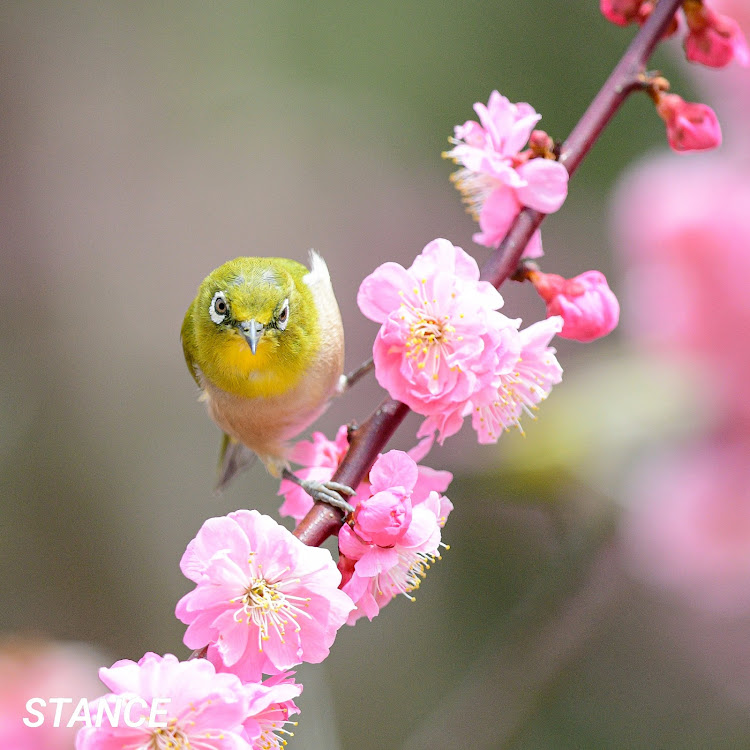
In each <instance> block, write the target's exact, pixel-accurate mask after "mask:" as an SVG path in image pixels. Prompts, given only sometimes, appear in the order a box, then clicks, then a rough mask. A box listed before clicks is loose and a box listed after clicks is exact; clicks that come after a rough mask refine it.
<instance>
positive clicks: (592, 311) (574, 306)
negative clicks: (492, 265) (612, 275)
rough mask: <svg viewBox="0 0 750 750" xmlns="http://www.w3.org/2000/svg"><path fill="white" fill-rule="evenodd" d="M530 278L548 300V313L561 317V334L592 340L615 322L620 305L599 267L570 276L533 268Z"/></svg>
mask: <svg viewBox="0 0 750 750" xmlns="http://www.w3.org/2000/svg"><path fill="white" fill-rule="evenodd" d="M529 278H530V279H531V282H532V283H533V284H534V288H535V289H536V290H537V292H538V293H539V296H540V297H541V298H542V299H543V300H544V301H545V302H546V303H547V316H548V317H549V316H550V315H559V316H560V317H561V318H562V319H563V323H564V325H563V328H562V331H560V333H559V335H560V336H561V337H562V338H564V339H574V340H575V341H583V342H588V341H593V340H594V339H597V338H600V337H601V336H606V335H607V334H608V333H610V332H611V331H613V330H614V329H615V327H616V326H617V321H618V320H619V318H620V305H619V303H618V301H617V297H615V295H614V293H613V292H612V290H611V289H610V288H609V285H608V284H607V279H606V278H605V276H604V274H603V273H602V272H601V271H586V272H585V273H582V274H579V275H578V276H575V277H574V278H572V279H566V278H563V277H562V276H558V275H557V274H553V273H541V272H538V271H533V272H531V273H530V274H529Z"/></svg>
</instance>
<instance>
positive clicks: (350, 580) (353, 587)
mask: <svg viewBox="0 0 750 750" xmlns="http://www.w3.org/2000/svg"><path fill="white" fill-rule="evenodd" d="M370 479H371V482H372V488H371V489H372V492H373V495H372V497H370V498H369V499H366V500H362V501H361V502H360V505H359V506H358V507H357V509H356V511H355V513H354V519H353V527H352V526H348V525H345V526H343V527H342V529H341V531H340V532H339V550H340V552H341V559H340V567H341V568H342V570H343V571H345V577H344V583H343V585H342V589H343V590H344V591H346V592H347V594H349V596H350V597H351V598H352V600H353V601H354V602H355V604H356V605H357V609H355V610H354V611H353V612H352V613H351V614H350V616H349V620H348V622H349V624H353V623H354V622H355V621H356V620H357V619H358V618H359V617H362V616H363V615H365V616H367V617H368V618H369V619H372V618H373V617H374V616H375V615H377V614H378V612H379V611H380V609H381V608H382V607H384V606H385V605H386V604H387V603H388V602H389V601H390V600H391V599H393V597H394V596H396V594H405V595H407V596H408V595H409V592H411V591H413V590H414V589H416V588H418V587H419V584H420V577H424V575H425V568H426V567H429V563H430V562H433V561H434V560H435V559H436V558H438V557H439V555H438V550H439V548H440V546H441V541H440V538H441V534H440V529H441V528H442V526H443V525H444V524H445V519H446V518H447V515H448V513H450V511H451V509H452V507H453V506H452V505H451V504H450V501H448V500H447V498H441V496H440V495H439V494H438V492H436V491H434V490H432V491H430V492H429V494H428V495H427V496H426V497H425V498H423V499H422V500H421V501H416V500H414V501H413V493H414V491H415V489H416V487H417V483H418V479H419V476H418V470H417V465H416V463H415V462H414V460H413V459H412V458H410V457H409V455H408V454H406V453H404V452H402V451H389V452H388V453H386V454H384V455H382V456H380V457H379V458H378V460H377V461H376V462H375V464H374V465H373V467H372V470H371V471H370ZM424 489H426V487H423V490H424Z"/></svg>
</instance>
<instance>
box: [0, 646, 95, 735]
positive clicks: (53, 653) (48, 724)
mask: <svg viewBox="0 0 750 750" xmlns="http://www.w3.org/2000/svg"><path fill="white" fill-rule="evenodd" d="M99 664H101V659H100V657H99V655H98V654H97V652H96V651H94V649H92V648H90V647H88V646H85V645H83V644H80V643H62V642H55V641H48V640H44V639H42V638H32V637H28V636H23V637H22V636H10V635H8V634H5V635H4V636H3V637H2V639H0V748H3V749H5V748H7V749H8V750H70V749H71V748H72V747H73V746H74V743H75V734H76V732H77V730H78V729H79V728H80V727H81V726H82V724H79V723H76V724H75V725H74V726H72V727H70V728H69V727H68V726H67V724H68V722H69V720H70V719H71V718H72V717H73V715H74V711H75V710H76V707H77V706H76V704H77V703H78V701H79V700H81V699H84V698H85V699H94V698H96V696H97V695H100V694H101V692H102V685H101V683H100V682H99V680H98V679H97V677H96V670H97V669H98V667H99ZM63 696H68V697H71V698H73V699H74V700H73V703H71V704H65V705H63V706H62V713H61V719H60V724H59V726H55V725H54V717H55V711H56V710H57V706H56V705H54V704H53V703H51V702H49V701H48V698H50V697H63ZM35 697H40V698H43V699H44V700H45V701H47V705H46V707H44V708H42V707H41V706H39V705H38V704H37V705H36V708H37V710H39V711H41V713H42V715H43V717H44V721H43V723H42V724H40V725H39V726H36V727H28V726H26V725H25V724H24V723H23V717H28V718H29V719H31V720H35V718H36V717H34V716H33V715H32V714H30V712H29V711H28V710H27V708H26V701H28V700H29V699H30V698H35Z"/></svg>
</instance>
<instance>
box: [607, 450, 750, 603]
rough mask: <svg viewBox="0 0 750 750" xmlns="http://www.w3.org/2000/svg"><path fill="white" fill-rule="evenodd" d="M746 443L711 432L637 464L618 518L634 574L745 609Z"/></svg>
mask: <svg viewBox="0 0 750 750" xmlns="http://www.w3.org/2000/svg"><path fill="white" fill-rule="evenodd" d="M749 449H750V446H748V444H747V442H746V441H744V440H741V441H739V442H737V443H733V442H730V441H726V442H725V441H717V440H716V439H715V438H713V439H711V440H710V441H707V442H705V443H704V444H700V445H696V446H694V447H693V448H692V449H687V450H683V451H681V452H677V453H675V454H673V455H671V456H668V457H660V460H659V461H658V463H657V462H655V463H654V465H653V466H651V467H648V468H646V469H643V468H641V469H640V472H639V474H638V475H637V479H636V480H635V481H634V483H633V486H632V488H631V493H630V495H631V496H630V498H629V504H628V508H627V513H626V514H625V517H624V523H623V526H622V535H623V540H624V546H625V551H626V552H627V559H628V560H629V562H630V566H631V569H632V570H633V572H634V573H636V575H638V576H639V577H641V578H644V579H646V580H647V581H648V582H649V583H652V584H655V585H657V586H660V587H662V588H664V589H666V590H670V591H672V592H674V593H676V594H677V595H680V596H682V597H683V598H684V599H686V600H687V601H688V602H689V603H690V604H692V605H694V606H696V607H698V608H701V609H708V610H713V611H718V612H721V613H724V614H737V613H745V614H746V613H748V612H750V586H748V581H749V580H750V463H748V460H747V457H748V452H749Z"/></svg>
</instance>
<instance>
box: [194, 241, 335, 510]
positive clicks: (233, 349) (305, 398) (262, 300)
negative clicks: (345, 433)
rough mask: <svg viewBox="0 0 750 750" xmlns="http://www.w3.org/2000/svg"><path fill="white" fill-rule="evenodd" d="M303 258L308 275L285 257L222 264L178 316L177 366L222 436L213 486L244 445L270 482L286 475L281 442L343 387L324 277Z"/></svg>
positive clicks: (224, 478)
mask: <svg viewBox="0 0 750 750" xmlns="http://www.w3.org/2000/svg"><path fill="white" fill-rule="evenodd" d="M309 262H310V268H309V269H308V268H306V267H305V266H303V265H302V264H301V263H297V262H296V261H294V260H289V259H287V258H235V259H234V260H230V261H229V262H227V263H225V264H224V265H222V266H219V268H217V269H216V270H214V271H212V272H211V273H210V274H209V275H208V276H207V277H206V278H205V279H204V280H203V282H202V284H201V285H200V287H199V289H198V295H197V297H196V298H195V299H194V300H193V302H192V304H191V305H190V307H189V308H188V311H187V313H186V315H185V320H184V322H183V324H182V333H181V336H182V346H183V350H184V353H185V361H186V362H187V365H188V368H189V370H190V372H191V374H192V375H193V377H194V378H195V381H196V382H197V383H198V385H199V387H200V388H201V390H202V392H203V393H202V396H201V398H202V400H204V401H205V402H206V405H207V407H208V413H209V415H210V416H211V418H212V419H213V420H214V422H216V424H217V425H218V426H219V427H220V428H221V429H222V430H223V431H224V435H225V436H224V443H223V446H222V453H221V457H220V466H219V487H222V486H224V485H225V484H226V483H227V482H228V481H229V480H230V479H231V478H232V476H233V475H234V474H236V473H237V472H238V471H239V470H241V469H242V468H244V465H245V464H247V463H248V458H249V457H251V454H250V453H249V452H248V450H247V449H249V451H252V452H253V453H254V454H256V455H257V456H258V457H259V458H260V459H261V461H262V462H263V463H264V464H265V466H266V468H267V469H268V471H269V472H270V473H271V474H272V475H273V476H276V477H278V476H281V475H282V473H283V474H284V476H287V473H288V472H287V471H286V470H287V469H288V461H287V452H288V442H289V441H290V440H291V439H292V438H294V437H295V436H296V435H298V434H299V433H300V432H302V430H304V429H305V428H306V427H307V426H308V425H310V424H311V423H312V422H313V421H314V420H315V419H316V418H317V417H318V416H319V415H320V414H321V412H322V411H323V410H324V409H325V408H326V406H327V404H328V401H329V400H330V398H331V397H332V396H333V395H334V394H335V393H336V390H337V387H339V385H340V382H343V381H342V371H343V365H344V331H343V327H342V324H341V315H340V313H339V308H338V304H337V303H336V297H335V296H334V293H333V287H332V286H331V278H330V276H329V274H328V268H327V267H326V264H325V262H324V261H323V259H322V258H321V257H320V256H319V255H318V254H317V253H316V252H314V251H312V250H311V251H310V261H309ZM243 446H244V448H243ZM290 478H291V477H290ZM306 489H308V488H306ZM345 489H346V488H345ZM308 491H310V490H309V489H308ZM311 494H313V493H312V492H311ZM334 494H335V493H334ZM313 496H314V497H316V495H315V494H313Z"/></svg>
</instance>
